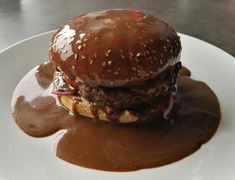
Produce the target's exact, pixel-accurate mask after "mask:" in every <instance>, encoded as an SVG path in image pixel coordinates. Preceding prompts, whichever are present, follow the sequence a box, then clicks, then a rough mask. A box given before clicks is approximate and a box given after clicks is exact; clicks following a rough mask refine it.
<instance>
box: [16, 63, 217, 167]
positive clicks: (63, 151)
mask: <svg viewBox="0 0 235 180" xmlns="http://www.w3.org/2000/svg"><path fill="white" fill-rule="evenodd" d="M38 70H39V71H40V73H38V72H37V68H35V69H34V70H32V71H31V72H29V73H28V74H27V75H26V76H25V77H24V78H23V79H22V80H21V81H20V83H19V84H18V86H17V87H16V90H15V92H14V95H13V99H12V110H13V115H14V118H15V121H16V123H17V124H18V126H19V127H20V128H21V129H22V130H23V131H24V132H25V133H27V134H29V135H30V136H34V137H43V136H49V135H51V134H53V133H55V132H57V131H58V130H64V133H62V134H61V135H60V137H58V139H59V140H58V141H57V142H56V143H55V144H54V146H55V149H56V155H57V156H58V157H60V158H61V159H63V160H65V161H68V162H71V163H73V164H76V165H79V166H84V167H88V168H93V169H100V170H107V171H131V170H138V169H142V168H151V167H158V166H162V165H166V164H169V163H172V162H175V161H177V160H180V159H182V158H184V157H186V156H188V155H190V154H192V153H193V152H195V151H196V150H197V149H199V148H200V147H201V145H202V144H203V143H205V142H207V141H208V140H209V139H210V138H211V137H212V136H213V134H214V133H215V131H216V129H217V127H218V125H219V122H220V107H219V102H218V99H217V98H216V96H215V94H214V93H213V91H212V90H211V89H210V88H209V87H208V86H207V85H206V84H205V83H203V82H200V81H195V80H192V79H190V78H189V77H180V78H179V80H178V93H177V98H176V103H175V105H174V109H173V113H172V114H171V117H170V118H169V119H168V120H164V119H156V120H153V121H151V122H147V123H133V124H116V123H115V124H113V123H107V122H100V121H97V120H92V119H89V118H85V117H81V116H78V115H71V114H70V113H69V112H68V111H67V110H66V109H64V108H63V107H61V106H60V105H57V104H58V103H57V102H58V100H57V99H56V97H55V96H54V95H52V94H51V89H52V86H51V81H47V83H44V86H43V87H42V86H41V84H40V82H42V81H41V80H40V81H38V77H39V75H40V74H41V73H43V72H44V71H43V67H42V66H40V68H38ZM52 70H53V69H52V68H51V71H52ZM47 73H48V72H47ZM44 77H46V76H44V75H41V76H40V78H44ZM45 87H47V88H46V89H45ZM32 89H35V92H34V93H33V94H32V93H30V92H29V91H31V90H32ZM94 113H96V112H94Z"/></svg>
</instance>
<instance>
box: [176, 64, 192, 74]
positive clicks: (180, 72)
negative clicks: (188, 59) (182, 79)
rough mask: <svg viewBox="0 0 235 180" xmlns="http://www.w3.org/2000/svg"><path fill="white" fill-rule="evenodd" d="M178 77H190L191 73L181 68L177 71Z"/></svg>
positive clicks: (183, 67)
mask: <svg viewBox="0 0 235 180" xmlns="http://www.w3.org/2000/svg"><path fill="white" fill-rule="evenodd" d="M179 75H180V76H191V72H190V70H189V69H188V68H186V67H185V66H182V68H181V69H180V71H179Z"/></svg>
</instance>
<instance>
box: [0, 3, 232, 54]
mask: <svg viewBox="0 0 235 180" xmlns="http://www.w3.org/2000/svg"><path fill="white" fill-rule="evenodd" d="M112 8H132V9H138V10H140V11H143V12H145V13H149V14H152V15H154V16H156V17H159V18H161V19H163V20H165V21H166V22H168V23H169V24H171V25H172V26H173V27H175V29H176V30H177V31H178V32H180V33H184V34H188V35H191V36H194V37H197V38H199V39H202V40H204V41H207V42H209V43H211V44H214V45H215V46H217V47H219V48H221V49H223V50H225V51H226V52H228V53H230V54H231V55H233V56H235V0H174V1H173V0H116V1H110V0H95V1H92V0H50V1H46V0H0V51H1V50H3V49H4V48H6V47H8V46H10V45H12V44H14V43H16V42H18V41H20V40H23V39H25V38H28V37H30V36H34V35H37V34H39V33H42V32H46V31H50V30H54V29H56V28H58V27H60V26H61V25H62V24H64V23H65V22H66V21H67V20H69V19H71V18H73V17H75V16H78V15H80V14H83V13H86V12H92V11H98V10H102V9H112Z"/></svg>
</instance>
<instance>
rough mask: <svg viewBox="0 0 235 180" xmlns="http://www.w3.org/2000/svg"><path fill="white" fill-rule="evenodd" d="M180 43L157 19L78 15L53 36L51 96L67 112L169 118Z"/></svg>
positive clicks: (111, 13) (115, 118)
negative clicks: (55, 97)
mask: <svg viewBox="0 0 235 180" xmlns="http://www.w3.org/2000/svg"><path fill="white" fill-rule="evenodd" d="M180 52H181V44H180V38H179V36H178V35H177V33H176V32H175V30H174V29H173V28H172V27H171V26H169V25H168V24H167V23H165V22H163V21H162V20H160V19H158V18H155V17H153V16H151V15H147V14H144V13H142V12H139V11H136V10H129V9H128V10H121V9H114V10H104V11H100V12H93V13H88V14H84V15H81V16H78V17H76V18H74V19H72V20H70V21H68V23H67V24H65V25H64V26H63V27H61V28H60V29H59V30H58V31H57V32H56V33H55V34H54V35H53V37H52V40H51V44H50V50H49V55H50V59H51V61H52V62H53V64H54V65H55V67H56V71H55V74H54V83H53V93H54V94H56V95H57V96H58V98H59V100H60V103H61V104H62V105H63V106H64V107H65V108H67V109H68V110H69V111H71V112H73V113H76V114H79V115H81V116H86V117H89V118H93V119H98V120H104V121H112V122H120V123H130V122H137V121H146V120H151V119H157V118H161V117H164V118H168V116H169V114H170V111H171V109H172V107H173V104H174V101H175V95H176V93H177V84H176V83H177V77H178V74H179V70H180V68H181V62H180Z"/></svg>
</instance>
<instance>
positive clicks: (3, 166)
mask: <svg viewBox="0 0 235 180" xmlns="http://www.w3.org/2000/svg"><path fill="white" fill-rule="evenodd" d="M51 35H52V32H48V33H44V34H41V35H38V36H35V37H33V38H29V39H26V40H24V41H22V42H19V43H17V44H15V45H13V46H11V47H10V48H8V49H6V50H4V51H2V52H0V83H1V84H0V180H10V179H12V180H13V179H14V180H15V179H18V180H27V179H29V180H42V179H50V180H52V179H56V180H60V179H61V180H65V179H69V180H73V179H79V180H83V179H86V180H89V179H102V180H110V179H116V180H120V179H135V180H142V179H148V180H153V179H159V180H160V179H164V180H172V179H180V180H211V179H213V180H222V179H223V180H234V179H235V171H234V169H235V94H234V93H235V59H234V58H233V57H232V56H230V55H229V54H227V53H225V52H224V51H222V50H220V49H218V48H216V47H215V46H212V45H210V44H208V43H205V42H203V41H201V40H198V39H195V38H193V37H190V36H187V35H183V34H180V36H181V40H182V46H183V51H182V58H181V60H182V61H183V64H184V65H185V66H187V67H189V68H190V70H191V71H192V77H193V78H195V79H199V80H202V81H204V82H206V83H207V84H208V85H209V86H210V87H211V88H212V89H213V90H214V92H215V93H216V94H217V96H218V98H219V100H220V104H221V110H222V120H221V124H220V126H219V129H218V131H217V132H216V134H215V136H214V137H213V138H212V139H211V140H210V141H209V142H208V143H207V144H205V145H203V146H202V148H201V149H199V150H198V151H196V152H195V153H194V154H192V155H190V156H188V157H186V158H184V159H183V160H180V161H178V162H176V163H173V164H169V165H166V166H163V167H160V168H152V169H145V170H140V171H133V172H125V173H116V172H105V171H97V170H92V169H87V168H82V167H79V166H74V165H71V164H69V163H67V162H64V161H62V160H60V159H58V158H57V157H56V156H55V155H54V154H53V152H52V151H53V150H52V143H53V141H54V139H55V138H56V135H53V136H50V137H48V138H38V139H36V138H32V137H29V136H27V135H26V134H24V133H23V132H22V131H21V130H20V129H19V128H18V127H17V126H16V124H15V123H14V120H13V118H12V116H11V110H10V101H11V96H12V93H13V91H14V88H15V86H16V85H17V83H18V82H19V80H20V79H21V78H22V77H23V75H24V74H25V73H27V72H28V71H29V70H30V69H32V68H33V67H34V66H36V65H38V64H40V63H42V62H44V61H48V44H49V40H50V37H51ZM32 91H33V89H32Z"/></svg>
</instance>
